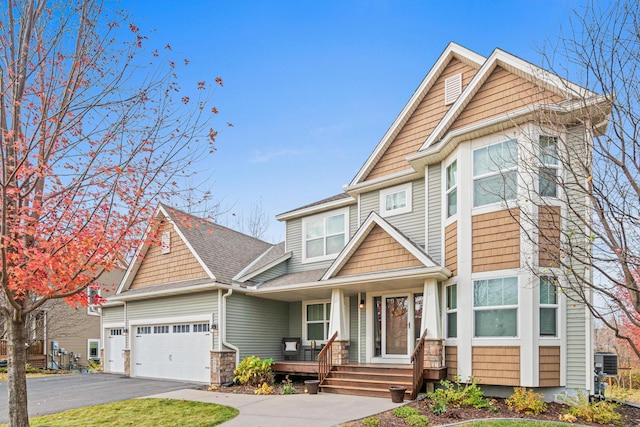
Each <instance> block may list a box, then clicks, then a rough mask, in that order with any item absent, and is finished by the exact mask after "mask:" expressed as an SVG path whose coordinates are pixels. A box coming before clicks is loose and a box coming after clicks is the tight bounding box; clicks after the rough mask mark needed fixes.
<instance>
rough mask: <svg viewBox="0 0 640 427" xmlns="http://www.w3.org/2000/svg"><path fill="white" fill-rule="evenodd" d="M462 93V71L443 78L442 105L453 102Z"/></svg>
mask: <svg viewBox="0 0 640 427" xmlns="http://www.w3.org/2000/svg"><path fill="white" fill-rule="evenodd" d="M461 93H462V73H458V74H456V75H455V76H451V77H448V78H446V79H445V80H444V105H449V104H453V103H454V102H456V99H458V97H459V96H460V94H461Z"/></svg>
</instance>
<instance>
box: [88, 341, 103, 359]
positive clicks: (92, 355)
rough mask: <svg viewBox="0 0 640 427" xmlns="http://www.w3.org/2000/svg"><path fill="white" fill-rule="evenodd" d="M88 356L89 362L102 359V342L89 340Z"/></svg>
mask: <svg viewBox="0 0 640 427" xmlns="http://www.w3.org/2000/svg"><path fill="white" fill-rule="evenodd" d="M87 355H88V356H87V359H89V360H98V359H100V340H96V339H89V340H87Z"/></svg>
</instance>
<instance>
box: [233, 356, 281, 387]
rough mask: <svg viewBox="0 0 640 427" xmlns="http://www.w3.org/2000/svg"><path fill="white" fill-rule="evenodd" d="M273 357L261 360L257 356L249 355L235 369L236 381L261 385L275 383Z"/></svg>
mask: <svg viewBox="0 0 640 427" xmlns="http://www.w3.org/2000/svg"><path fill="white" fill-rule="evenodd" d="M273 363H274V362H273V359H264V360H261V359H260V358H259V357H257V356H247V357H245V358H244V359H242V362H240V364H239V365H238V367H237V368H236V369H235V370H234V371H233V374H234V375H235V377H234V378H233V380H234V381H238V382H239V383H240V384H242V385H250V386H259V385H260V384H264V383H266V384H267V385H271V384H273V371H272V370H271V367H272V366H273Z"/></svg>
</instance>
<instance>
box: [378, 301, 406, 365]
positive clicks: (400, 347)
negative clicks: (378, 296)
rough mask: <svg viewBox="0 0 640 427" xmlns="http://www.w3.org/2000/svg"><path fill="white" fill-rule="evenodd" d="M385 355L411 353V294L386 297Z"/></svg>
mask: <svg viewBox="0 0 640 427" xmlns="http://www.w3.org/2000/svg"><path fill="white" fill-rule="evenodd" d="M383 308H384V315H383V316H382V318H383V322H384V325H383V330H384V337H383V340H384V345H383V348H384V355H385V356H408V355H409V329H410V328H409V296H408V295H402V296H393V297H384V304H383Z"/></svg>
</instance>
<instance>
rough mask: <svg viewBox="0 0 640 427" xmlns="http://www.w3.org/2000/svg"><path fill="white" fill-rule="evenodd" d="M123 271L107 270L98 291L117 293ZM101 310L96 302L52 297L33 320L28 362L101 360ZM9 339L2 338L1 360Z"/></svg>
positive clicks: (61, 365)
mask: <svg viewBox="0 0 640 427" xmlns="http://www.w3.org/2000/svg"><path fill="white" fill-rule="evenodd" d="M123 274H124V271H123V270H122V269H114V270H113V271H111V272H108V273H104V274H103V275H102V276H100V278H99V279H98V280H96V282H95V283H96V284H97V285H99V287H96V289H95V290H93V289H90V290H87V293H89V294H93V293H98V294H99V295H101V296H102V297H106V296H108V295H110V294H114V293H115V291H116V288H117V285H118V284H119V283H120V281H121V280H122V276H123ZM100 311H101V308H100V307H99V306H97V305H92V304H89V306H76V307H71V306H70V305H69V304H67V303H66V302H65V301H63V300H49V301H47V302H46V303H45V304H44V305H43V306H42V308H41V309H40V310H39V311H38V312H37V313H35V315H34V316H32V318H31V319H30V332H29V336H30V339H29V344H30V346H29V349H28V352H29V363H30V364H31V365H33V366H35V367H37V368H45V367H48V368H53V369H69V368H70V367H71V368H74V367H75V368H79V367H87V366H88V365H89V360H93V361H94V362H95V363H100V348H101V347H102V345H101V343H100V334H101V331H100V323H101V322H100ZM6 358H7V353H6V340H5V339H4V337H3V339H2V340H0V359H6Z"/></svg>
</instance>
